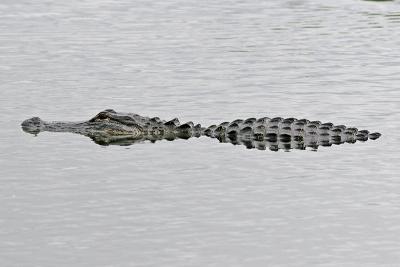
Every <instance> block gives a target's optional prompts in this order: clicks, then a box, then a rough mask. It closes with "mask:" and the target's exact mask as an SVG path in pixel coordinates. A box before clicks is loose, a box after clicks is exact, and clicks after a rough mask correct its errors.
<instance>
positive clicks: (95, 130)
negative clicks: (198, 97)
mask: <svg viewBox="0 0 400 267" xmlns="http://www.w3.org/2000/svg"><path fill="white" fill-rule="evenodd" d="M21 126H22V129H23V130H24V131H25V132H28V133H31V134H34V135H37V134H39V133H40V132H44V131H47V132H71V133H77V134H81V135H85V136H88V137H90V138H91V139H92V140H93V141H95V142H96V143H98V144H101V145H109V144H117V145H127V144H133V143H136V142H140V141H145V140H150V141H153V142H154V141H156V140H160V139H167V140H174V139H176V138H181V139H188V138H190V137H192V136H193V135H197V136H200V130H201V126H200V125H196V126H194V125H193V123H192V122H188V123H185V124H182V125H180V124H179V120H178V119H173V120H171V121H162V120H160V119H159V118H158V117H154V118H149V117H143V116H140V115H137V114H133V113H117V112H115V111H114V110H112V109H106V110H104V111H102V112H100V113H98V114H97V115H96V116H94V117H93V118H91V119H90V120H88V121H84V122H45V121H43V120H41V119H40V118H39V117H33V118H31V119H27V120H25V121H23V122H22V124H21Z"/></svg>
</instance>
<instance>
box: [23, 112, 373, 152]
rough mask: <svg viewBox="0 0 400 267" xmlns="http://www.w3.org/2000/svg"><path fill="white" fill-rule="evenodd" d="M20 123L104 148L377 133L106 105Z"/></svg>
mask: <svg viewBox="0 0 400 267" xmlns="http://www.w3.org/2000/svg"><path fill="white" fill-rule="evenodd" d="M21 126H22V129H23V130H24V131H25V132H28V133H31V134H34V135H37V134H39V133H40V132H44V131H47V132H70V133H76V134H81V135H84V136H88V137H90V138H91V139H92V140H93V141H94V142H95V143H97V144H99V145H105V146H107V145H122V146H124V145H125V146H126V145H132V144H135V143H140V142H145V141H150V142H153V143H154V142H156V141H158V140H169V141H172V140H175V139H189V138H192V137H201V136H208V137H211V138H216V139H218V140H219V142H221V143H231V144H234V145H244V146H246V147H247V148H249V149H252V148H257V149H259V150H265V149H267V148H269V149H270V150H272V151H277V150H280V149H282V150H286V151H289V150H290V149H301V150H305V149H306V148H310V149H311V150H317V149H318V147H319V146H332V145H333V144H336V145H339V144H343V143H355V142H356V141H367V140H368V139H371V140H375V139H377V138H379V137H380V136H381V134H380V133H377V132H374V133H370V132H369V131H368V130H358V129H357V128H354V127H346V126H344V125H334V124H333V123H330V122H328V123H322V122H320V121H310V120H307V119H295V118H281V117H275V118H268V117H263V118H258V119H256V118H248V119H244V120H243V119H237V120H234V121H231V122H228V121H226V122H223V123H221V124H219V125H211V126H209V127H207V128H205V127H202V126H201V125H200V124H196V125H195V124H194V123H193V122H186V123H183V124H180V123H179V120H178V119H177V118H175V119H172V120H169V121H165V120H161V119H160V118H159V117H153V118H150V117H142V116H140V115H137V114H133V113H120V112H116V111H114V110H112V109H106V110H104V111H102V112H100V113H98V114H97V115H96V116H94V117H93V118H92V119H90V120H88V121H84V122H45V121H42V120H41V119H40V118H39V117H33V118H31V119H27V120H25V121H23V122H22V124H21Z"/></svg>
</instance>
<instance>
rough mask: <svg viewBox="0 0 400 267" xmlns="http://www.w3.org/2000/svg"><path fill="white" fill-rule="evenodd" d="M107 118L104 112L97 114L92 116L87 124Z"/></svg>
mask: <svg viewBox="0 0 400 267" xmlns="http://www.w3.org/2000/svg"><path fill="white" fill-rule="evenodd" d="M108 118H109V117H108V115H107V113H106V112H100V113H99V114H97V115H96V116H94V117H93V118H92V119H90V120H89V122H95V121H99V120H106V119H108Z"/></svg>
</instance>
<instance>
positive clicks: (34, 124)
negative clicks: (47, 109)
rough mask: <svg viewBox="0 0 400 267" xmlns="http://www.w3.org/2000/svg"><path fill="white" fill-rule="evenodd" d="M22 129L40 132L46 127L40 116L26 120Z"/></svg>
mask: <svg viewBox="0 0 400 267" xmlns="http://www.w3.org/2000/svg"><path fill="white" fill-rule="evenodd" d="M21 126H22V130H24V132H27V133H31V134H38V133H39V132H40V131H41V130H42V129H43V127H44V122H43V121H42V120H41V119H40V118H39V117H33V118H30V119H27V120H24V121H23V122H22V123H21Z"/></svg>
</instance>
